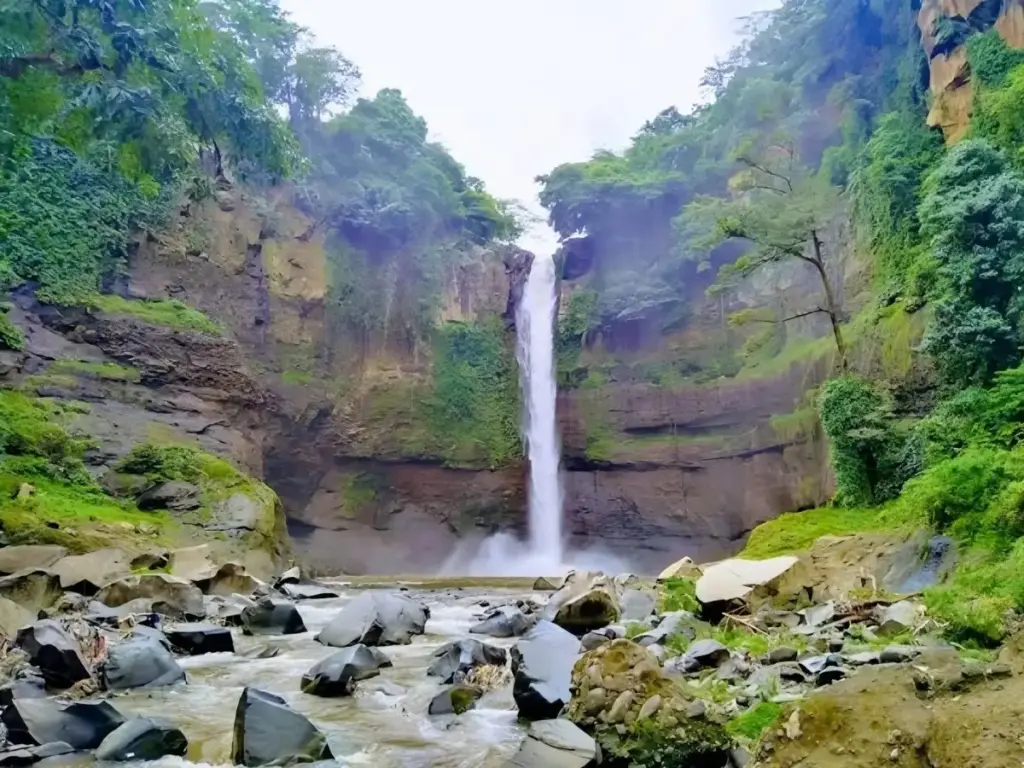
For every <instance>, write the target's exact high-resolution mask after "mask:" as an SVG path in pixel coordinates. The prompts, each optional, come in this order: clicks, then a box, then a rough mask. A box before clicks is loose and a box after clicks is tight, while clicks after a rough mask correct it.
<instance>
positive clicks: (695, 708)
mask: <svg viewBox="0 0 1024 768" xmlns="http://www.w3.org/2000/svg"><path fill="white" fill-rule="evenodd" d="M707 711H708V707H707V705H706V704H705V703H704V702H703V701H701V700H700V699H694V700H693V701H691V702H690V705H689V706H688V707H687V708H686V716H687V717H688V718H690V719H691V720H699V719H700V718H702V717H704V716H705V715H706V714H707Z"/></svg>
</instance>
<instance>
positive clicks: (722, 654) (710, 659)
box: [685, 640, 729, 667]
mask: <svg viewBox="0 0 1024 768" xmlns="http://www.w3.org/2000/svg"><path fill="white" fill-rule="evenodd" d="M685 657H686V658H688V659H693V660H694V661H695V662H696V663H697V665H698V667H717V666H719V665H721V664H723V663H725V662H726V661H727V660H728V659H729V649H728V648H726V647H725V646H724V645H722V644H721V643H720V642H718V641H717V640H698V641H696V642H695V643H692V644H691V645H690V647H689V648H687V649H686V654H685Z"/></svg>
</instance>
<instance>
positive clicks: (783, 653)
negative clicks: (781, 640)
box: [764, 646, 800, 664]
mask: <svg viewBox="0 0 1024 768" xmlns="http://www.w3.org/2000/svg"><path fill="white" fill-rule="evenodd" d="M799 655H800V654H798V653H797V650H796V648H789V647H786V646H783V647H781V648H776V649H775V650H773V651H769V652H768V655H767V656H765V657H764V663H765V664H782V663H784V662H787V661H796V659H797V656H799Z"/></svg>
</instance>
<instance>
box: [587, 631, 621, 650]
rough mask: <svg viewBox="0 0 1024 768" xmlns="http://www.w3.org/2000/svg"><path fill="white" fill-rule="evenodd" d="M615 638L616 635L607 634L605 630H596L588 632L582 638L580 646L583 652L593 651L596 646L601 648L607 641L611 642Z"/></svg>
mask: <svg viewBox="0 0 1024 768" xmlns="http://www.w3.org/2000/svg"><path fill="white" fill-rule="evenodd" d="M614 639H615V635H609V634H606V633H605V631H604V630H601V629H599V630H597V631H596V632H587V634H585V635H584V636H583V637H582V639H581V640H580V648H582V649H583V652H584V653H585V652H587V651H592V650H594V649H595V648H600V647H601V646H602V645H604V644H605V643H610V642H611V641H612V640H614Z"/></svg>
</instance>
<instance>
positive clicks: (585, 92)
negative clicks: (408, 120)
mask: <svg viewBox="0 0 1024 768" xmlns="http://www.w3.org/2000/svg"><path fill="white" fill-rule="evenodd" d="M777 4H778V2H777V0H628V1H627V0H516V2H499V1H498V0H429V1H428V0H344V1H342V0H281V5H282V6H283V7H284V8H285V9H287V10H288V11H290V12H291V14H292V16H293V18H294V19H295V21H297V22H298V23H300V24H302V25H304V26H306V27H309V28H310V29H311V30H312V31H313V32H314V33H315V34H316V35H317V39H318V42H319V43H320V44H325V45H333V46H336V47H337V48H338V49H340V50H341V51H342V52H343V53H344V54H345V55H346V56H347V57H348V58H350V59H351V60H352V61H354V62H355V63H356V64H357V65H358V66H359V68H360V69H361V70H362V73H363V88H362V95H364V96H372V95H373V94H374V93H376V92H377V91H378V90H379V89H381V88H387V87H394V88H400V89H401V90H402V92H403V93H404V94H405V96H406V98H407V99H408V101H409V103H410V105H411V106H412V108H413V109H414V110H415V111H416V112H418V113H419V114H421V115H423V116H424V117H425V118H426V119H427V122H428V123H429V125H430V130H431V137H432V138H434V139H436V140H439V141H441V142H442V143H444V144H445V145H446V146H447V147H448V149H449V150H450V151H451V153H452V154H453V155H454V156H455V158H456V159H457V160H459V161H460V162H461V163H462V164H463V165H465V166H466V169H467V171H468V172H469V173H471V174H472V175H474V176H479V177H480V178H482V179H483V180H484V182H485V183H486V184H487V186H488V189H489V190H490V191H491V192H492V193H493V194H495V195H497V196H498V197H514V198H518V199H520V200H522V201H523V202H524V203H528V204H530V205H531V207H535V206H536V194H537V185H536V184H535V183H534V181H533V179H534V177H535V176H537V175H538V174H541V173H546V172H547V171H549V170H551V169H552V168H554V167H555V166H556V165H558V164H559V163H563V162H568V161H574V160H584V159H586V158H587V157H589V156H590V155H591V154H592V153H593V152H594V150H596V149H601V148H608V149H621V148H622V147H623V146H625V145H626V143H627V142H628V141H629V138H630V136H632V135H633V134H634V133H636V130H637V129H638V128H639V127H640V126H641V125H642V124H643V122H644V121H645V120H647V119H648V118H650V117H653V116H654V115H655V114H656V113H657V112H658V111H660V110H661V109H663V108H664V107H667V106H669V105H671V104H675V105H677V106H679V107H680V108H681V109H683V108H687V107H689V106H690V105H691V104H693V103H694V102H695V101H698V100H699V99H700V90H699V87H698V83H699V81H700V77H701V74H702V73H703V71H704V68H705V67H706V66H708V65H709V64H712V63H713V62H714V60H715V58H716V57H718V56H722V55H724V54H725V53H727V52H728V50H729V49H730V48H731V47H732V45H733V44H734V43H735V42H736V32H737V29H738V26H739V25H738V23H737V21H736V20H737V19H738V18H739V17H741V16H743V15H745V14H747V13H750V12H751V11H754V10H763V9H766V8H771V7H774V6H776V5H777ZM539 236H540V237H541V239H542V241H543V240H547V239H548V238H549V237H553V235H550V233H543V234H539ZM545 244H546V243H545ZM528 245H529V244H528ZM533 245H534V246H535V247H539V246H541V243H540V242H534V243H533Z"/></svg>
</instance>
